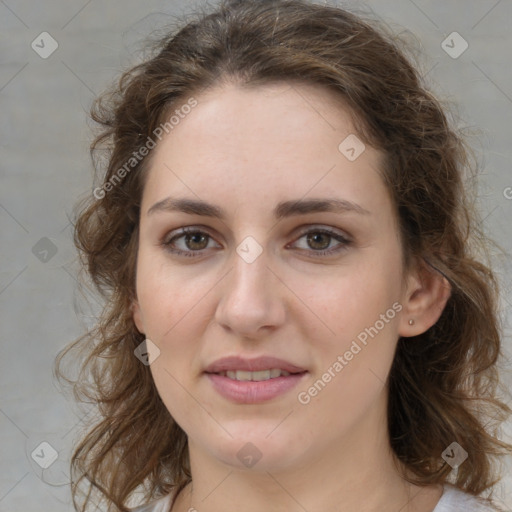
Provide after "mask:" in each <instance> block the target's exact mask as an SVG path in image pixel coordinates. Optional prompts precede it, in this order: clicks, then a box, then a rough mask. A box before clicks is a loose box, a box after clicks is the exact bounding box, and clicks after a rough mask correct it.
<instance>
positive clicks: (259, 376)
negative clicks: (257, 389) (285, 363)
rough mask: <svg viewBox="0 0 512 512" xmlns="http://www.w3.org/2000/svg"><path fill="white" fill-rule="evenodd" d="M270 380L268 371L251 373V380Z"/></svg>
mask: <svg viewBox="0 0 512 512" xmlns="http://www.w3.org/2000/svg"><path fill="white" fill-rule="evenodd" d="M268 379H270V370H260V371H259V372H252V380H268Z"/></svg>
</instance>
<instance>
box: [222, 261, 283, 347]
mask: <svg viewBox="0 0 512 512" xmlns="http://www.w3.org/2000/svg"><path fill="white" fill-rule="evenodd" d="M285 290H286V287H285V286H283V284H282V283H281V281H280V280H279V278H278V277H277V275H276V273H275V272H274V271H273V270H272V269H271V268H269V266H268V260H267V258H266V255H265V251H263V253H262V254H261V255H260V256H259V257H258V258H257V259H256V260H255V261H253V262H252V263H248V262H247V261H245V260H244V259H243V258H241V257H240V256H239V255H238V254H236V253H235V254H234V268H232V269H231V271H230V272H229V273H228V275H227V276H226V277H225V279H223V287H222V288H221V290H220V293H221V298H220V300H219V303H218V305H217V309H216V312H215V320H216V322H217V323H218V324H219V325H221V326H222V327H223V328H224V329H226V330H228V331H229V332H231V333H232V334H234V335H236V336H238V337H243V338H257V337H259V336H261V335H268V333H269V332H271V331H272V330H275V329H276V328H278V327H279V326H281V325H282V324H283V323H284V321H285V316H286V308H285V297H284V296H283V293H285Z"/></svg>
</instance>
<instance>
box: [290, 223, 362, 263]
mask: <svg viewBox="0 0 512 512" xmlns="http://www.w3.org/2000/svg"><path fill="white" fill-rule="evenodd" d="M302 239H304V240H305V243H306V244H307V247H299V249H301V250H305V251H309V252H311V253H312V254H313V256H315V257H316V256H326V255H329V254H336V253H338V252H340V251H343V250H345V249H347V247H348V246H350V245H351V243H352V242H351V240H349V239H348V237H346V236H344V235H342V234H341V233H339V232H336V231H332V230H330V229H327V228H313V229H311V228H310V229H308V230H307V231H305V232H303V233H302V235H301V236H300V237H299V238H298V239H297V240H298V241H299V240H302ZM336 241H337V242H338V243H337V245H336V244H335V245H334V248H333V245H332V243H333V242H336ZM295 243H296V242H295Z"/></svg>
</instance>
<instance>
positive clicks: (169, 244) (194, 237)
mask: <svg viewBox="0 0 512 512" xmlns="http://www.w3.org/2000/svg"><path fill="white" fill-rule="evenodd" d="M170 235H172V233H170ZM209 242H213V238H212V237H211V236H210V234H208V233H207V232H206V231H202V230H200V229H198V228H195V227H184V228H181V229H180V230H179V231H178V234H175V235H174V236H166V237H165V238H164V239H163V240H162V242H161V244H162V245H163V246H164V247H165V249H166V250H167V251H169V252H171V253H173V254H177V255H179V256H188V257H196V256H200V255H201V252H202V251H204V250H205V249H211V248H212V247H211V245H210V244H209ZM209 245H210V246H209ZM216 247H217V248H218V247H220V245H218V244H217V245H216ZM194 253H197V254H194Z"/></svg>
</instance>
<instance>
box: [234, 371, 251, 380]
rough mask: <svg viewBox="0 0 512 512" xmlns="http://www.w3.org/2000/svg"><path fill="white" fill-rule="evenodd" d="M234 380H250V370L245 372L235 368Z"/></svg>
mask: <svg viewBox="0 0 512 512" xmlns="http://www.w3.org/2000/svg"><path fill="white" fill-rule="evenodd" d="M235 378H236V380H251V379H252V372H246V371H244V370H236V377H235Z"/></svg>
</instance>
